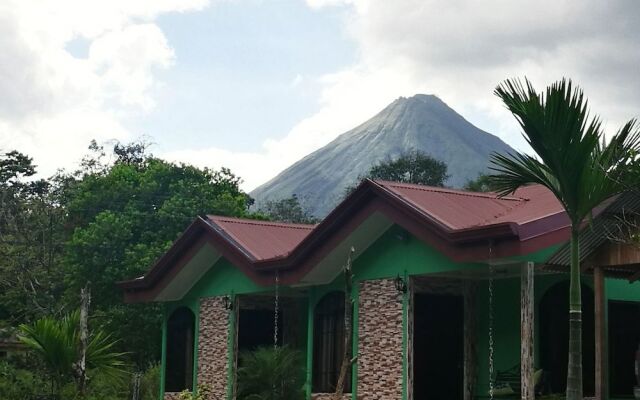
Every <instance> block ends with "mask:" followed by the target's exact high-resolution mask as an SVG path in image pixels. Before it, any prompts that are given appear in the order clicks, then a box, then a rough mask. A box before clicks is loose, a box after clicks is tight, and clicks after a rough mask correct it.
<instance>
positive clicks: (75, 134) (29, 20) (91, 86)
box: [0, 0, 207, 174]
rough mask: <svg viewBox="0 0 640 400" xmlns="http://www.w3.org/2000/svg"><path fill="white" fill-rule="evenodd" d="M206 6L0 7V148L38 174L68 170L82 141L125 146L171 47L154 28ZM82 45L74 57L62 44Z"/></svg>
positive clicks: (22, 2)
mask: <svg viewBox="0 0 640 400" xmlns="http://www.w3.org/2000/svg"><path fill="white" fill-rule="evenodd" d="M206 5H207V0H160V1H158V0H156V1H143V0H110V1H100V0H95V1H87V0H66V1H65V0H59V1H55V2H51V1H38V0H8V1H4V2H3V3H2V5H0V93H1V94H2V95H1V96H0V150H9V149H18V150H20V151H23V152H25V153H27V154H29V155H31V156H33V157H34V158H35V160H36V163H37V164H38V165H39V170H40V171H41V172H42V173H43V174H50V173H52V172H54V171H55V169H57V168H58V167H70V166H73V165H72V164H73V162H76V161H77V160H79V159H80V157H81V155H82V154H83V153H84V152H85V149H86V146H87V145H88V142H89V140H90V139H92V138H95V139H98V140H105V139H111V138H116V139H126V138H127V137H128V136H129V134H128V131H127V129H126V128H125V127H124V126H123V125H122V124H121V122H120V121H121V120H122V117H123V116H126V115H127V113H130V112H146V111H148V110H149V109H151V108H152V107H153V105H154V102H153V99H152V97H151V96H150V94H149V93H150V89H152V88H153V86H154V85H155V84H157V82H156V81H155V80H154V75H153V72H154V70H155V69H156V68H167V67H169V66H170V65H171V63H172V62H173V59H174V53H173V50H172V49H171V48H170V47H169V45H168V43H167V40H166V38H165V36H164V34H163V33H162V31H161V30H160V29H159V27H158V26H157V25H156V24H155V23H154V19H155V18H156V17H157V16H158V15H160V14H162V13H166V12H183V11H189V10H197V9H200V8H202V7H204V6H206ZM77 38H81V39H84V40H86V41H87V43H88V45H89V51H88V57H87V58H75V57H74V56H73V55H72V54H71V53H69V51H68V50H67V48H66V46H67V44H68V43H69V42H70V41H72V40H74V39H77Z"/></svg>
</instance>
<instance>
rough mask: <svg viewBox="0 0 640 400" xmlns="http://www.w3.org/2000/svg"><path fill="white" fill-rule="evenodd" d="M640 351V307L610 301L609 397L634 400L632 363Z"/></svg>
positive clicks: (638, 304) (634, 377) (634, 378)
mask: <svg viewBox="0 0 640 400" xmlns="http://www.w3.org/2000/svg"><path fill="white" fill-rule="evenodd" d="M639 348H640V303H635V302H624V301H609V379H610V385H609V387H610V396H611V397H620V398H625V397H629V398H632V397H633V387H634V386H636V385H637V384H638V383H637V381H636V376H635V371H634V363H635V359H636V351H638V349H639Z"/></svg>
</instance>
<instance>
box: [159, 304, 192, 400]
mask: <svg viewBox="0 0 640 400" xmlns="http://www.w3.org/2000/svg"><path fill="white" fill-rule="evenodd" d="M194 330H195V316H194V315H193V312H191V310H189V309H188V308H186V307H181V308H178V309H177V310H175V311H174V312H173V313H171V316H170V317H169V320H168V321H167V348H166V357H167V359H166V365H165V386H164V390H165V392H181V391H183V390H185V389H188V390H193V338H194Z"/></svg>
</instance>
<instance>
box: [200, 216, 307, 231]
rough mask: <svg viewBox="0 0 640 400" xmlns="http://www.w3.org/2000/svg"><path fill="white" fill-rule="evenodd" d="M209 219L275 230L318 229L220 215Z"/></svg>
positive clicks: (302, 225)
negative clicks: (268, 227)
mask: <svg viewBox="0 0 640 400" xmlns="http://www.w3.org/2000/svg"><path fill="white" fill-rule="evenodd" d="M207 218H208V219H209V220H211V221H213V222H217V221H223V222H231V223H236V224H244V225H260V226H271V227H275V228H289V229H303V230H313V229H314V228H315V227H316V225H312V224H296V223H289V222H278V221H263V220H259V219H250V218H238V217H225V216H219V215H207Z"/></svg>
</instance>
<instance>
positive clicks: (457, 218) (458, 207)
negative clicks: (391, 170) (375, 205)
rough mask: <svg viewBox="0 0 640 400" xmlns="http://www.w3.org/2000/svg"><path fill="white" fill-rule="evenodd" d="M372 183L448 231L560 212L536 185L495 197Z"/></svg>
mask: <svg viewBox="0 0 640 400" xmlns="http://www.w3.org/2000/svg"><path fill="white" fill-rule="evenodd" d="M375 183H377V184H378V185H380V186H381V187H383V188H384V189H386V190H387V191H389V192H392V193H393V194H395V195H396V196H399V197H400V198H401V199H402V200H404V201H405V202H407V203H409V204H410V205H412V206H413V207H415V208H417V209H418V210H420V211H421V212H423V213H424V214H427V215H428V216H430V217H431V218H434V219H436V220H437V221H438V222H439V223H441V224H443V225H445V226H446V227H448V228H449V229H451V230H461V229H472V228H477V227H483V226H489V225H493V224H500V223H514V224H518V225H521V224H525V223H528V222H532V221H534V220H538V219H541V218H545V217H548V216H551V215H556V214H560V213H564V210H563V208H562V205H561V204H560V202H559V201H558V200H557V199H556V198H555V196H554V195H553V193H551V192H550V191H549V190H548V189H546V188H545V187H543V186H540V185H534V186H527V187H523V188H521V189H519V190H517V191H516V192H515V193H514V194H513V195H511V196H505V197H498V196H497V195H496V194H495V193H476V192H466V191H462V190H453V189H445V188H440V187H430V186H422V185H414V184H408V183H398V182H386V181H375Z"/></svg>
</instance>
